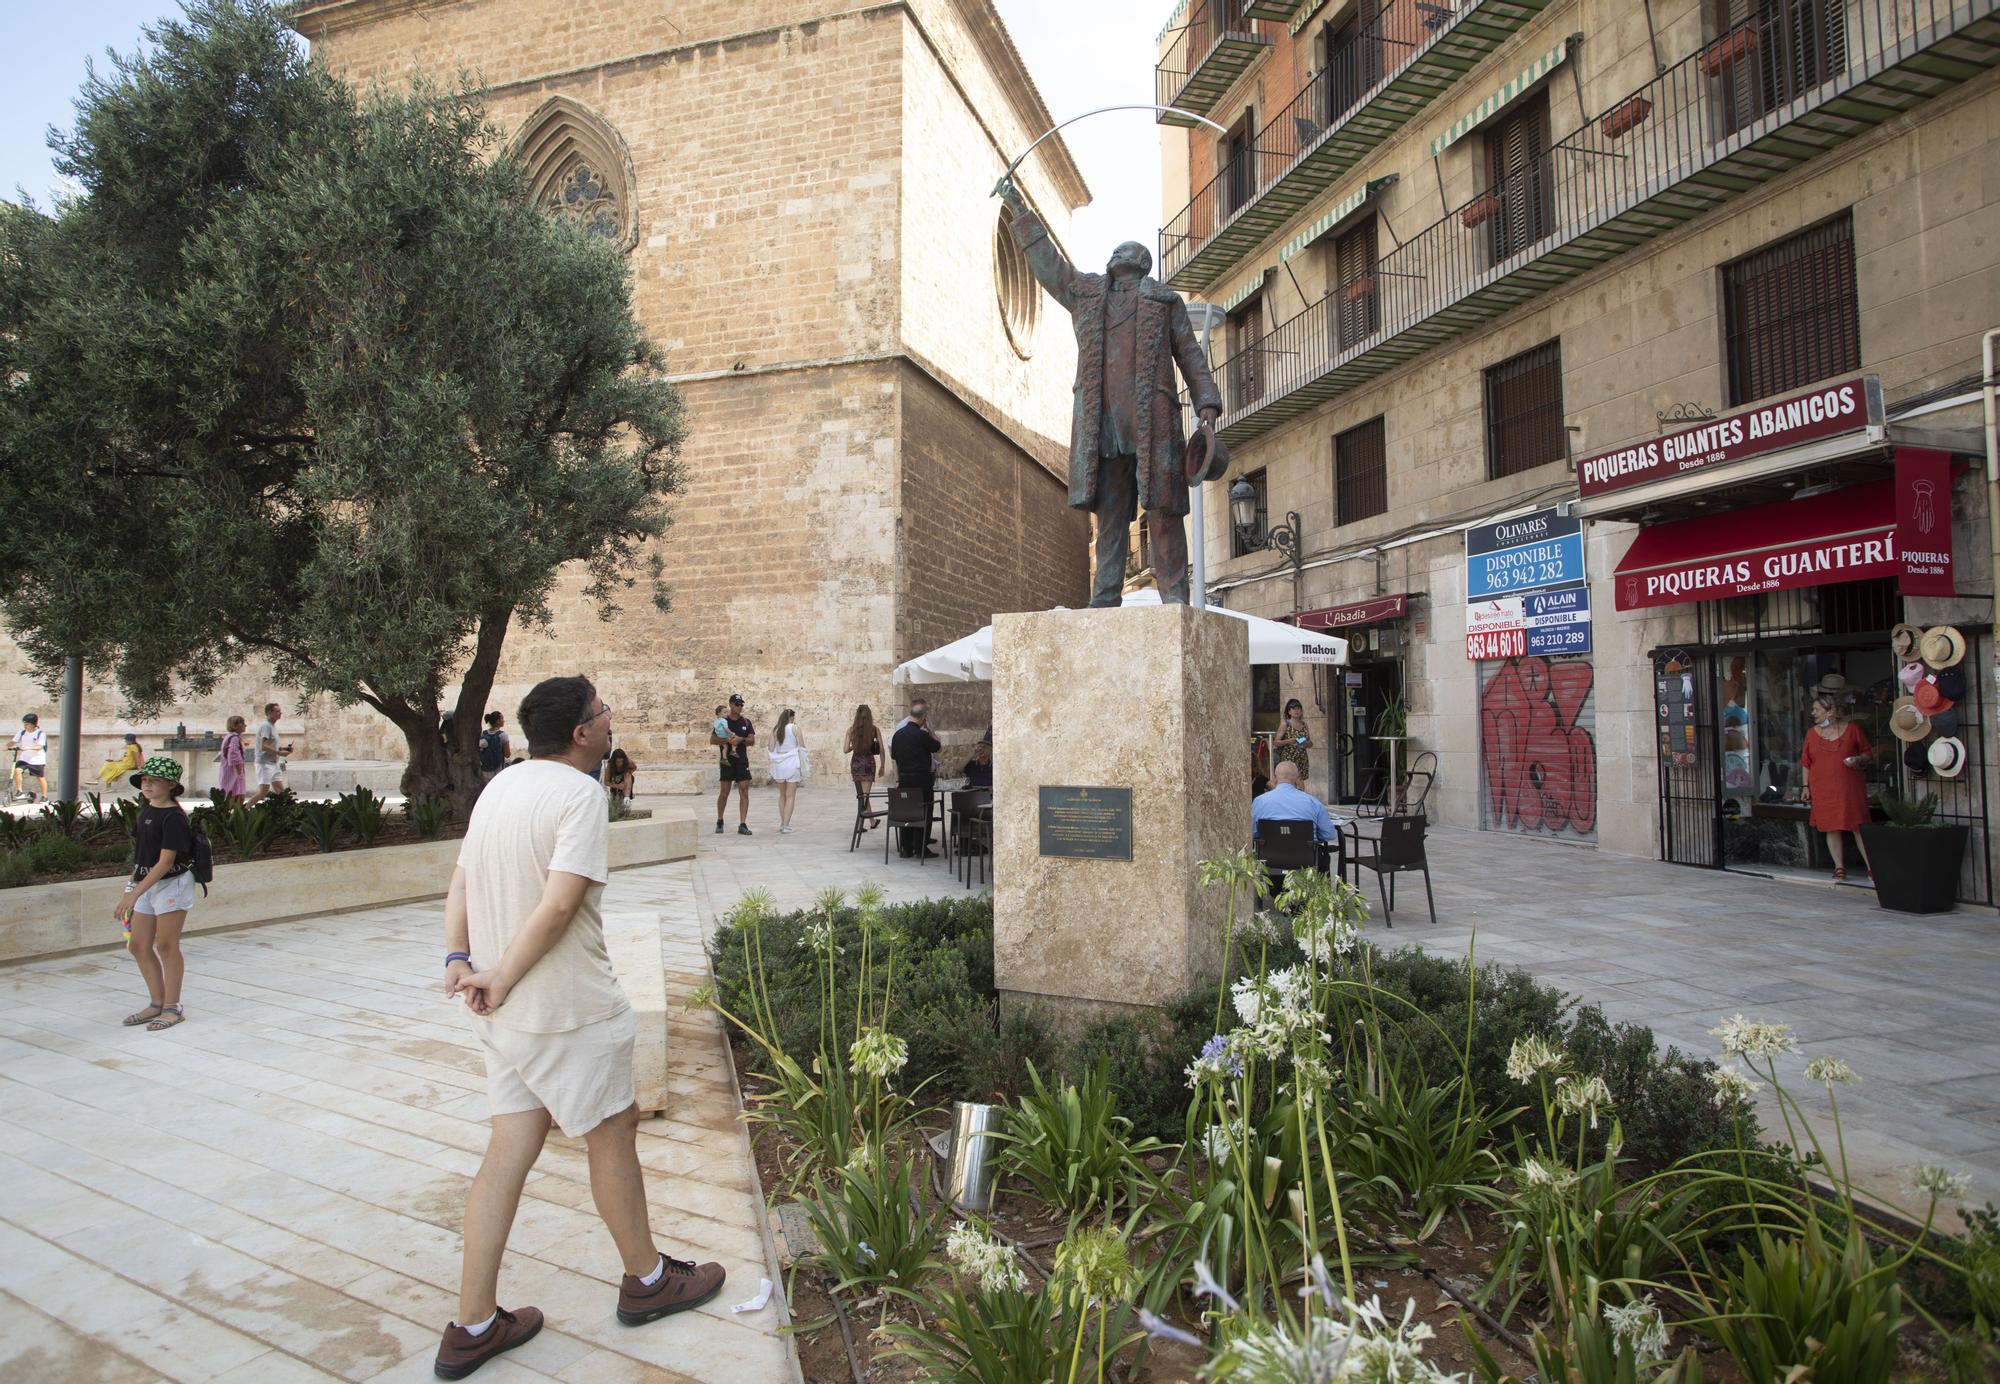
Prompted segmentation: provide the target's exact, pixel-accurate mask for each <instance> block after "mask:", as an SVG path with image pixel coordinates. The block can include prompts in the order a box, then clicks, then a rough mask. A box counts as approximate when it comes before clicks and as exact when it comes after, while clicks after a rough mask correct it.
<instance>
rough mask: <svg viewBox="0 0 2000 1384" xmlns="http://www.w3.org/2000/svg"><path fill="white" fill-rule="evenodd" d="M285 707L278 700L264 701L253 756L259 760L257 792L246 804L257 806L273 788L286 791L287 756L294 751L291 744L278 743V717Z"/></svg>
mask: <svg viewBox="0 0 2000 1384" xmlns="http://www.w3.org/2000/svg"><path fill="white" fill-rule="evenodd" d="M284 714H285V709H284V708H283V707H281V706H279V705H278V704H277V703H276V702H266V703H264V720H263V723H262V724H260V725H259V726H258V727H257V748H256V750H255V751H254V752H253V753H252V756H251V757H252V758H253V759H255V760H256V761H257V792H256V793H255V795H254V796H252V797H251V799H250V801H249V802H248V803H246V804H245V806H246V807H255V806H256V805H257V804H258V803H260V802H262V801H264V799H265V798H266V797H267V796H268V795H269V794H270V792H271V790H272V789H274V788H275V789H277V790H278V791H279V792H280V793H282V792H284V791H285V764H284V759H285V756H286V755H288V754H290V753H291V752H292V747H291V746H290V745H280V744H279V743H278V718H279V717H280V716H282V715H284Z"/></svg>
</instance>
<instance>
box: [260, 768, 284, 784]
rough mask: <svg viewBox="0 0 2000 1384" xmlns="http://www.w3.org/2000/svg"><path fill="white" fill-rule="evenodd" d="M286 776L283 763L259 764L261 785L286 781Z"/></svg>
mask: <svg viewBox="0 0 2000 1384" xmlns="http://www.w3.org/2000/svg"><path fill="white" fill-rule="evenodd" d="M284 777H285V766H284V765H282V764H259V765H258V766H257V783H258V785H259V786H262V785H263V784H267V783H281V782H283V781H284Z"/></svg>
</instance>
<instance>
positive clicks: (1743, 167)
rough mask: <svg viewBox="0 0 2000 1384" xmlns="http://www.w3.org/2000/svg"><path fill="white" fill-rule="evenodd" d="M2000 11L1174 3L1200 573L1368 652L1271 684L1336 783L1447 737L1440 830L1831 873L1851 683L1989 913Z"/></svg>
mask: <svg viewBox="0 0 2000 1384" xmlns="http://www.w3.org/2000/svg"><path fill="white" fill-rule="evenodd" d="M1996 8H2000V7H1996V4H1995V3H1994V0H1965V2H1964V3H1953V2H1952V0H1319V2H1318V3H1315V0H1296V2H1295V3H1294V2H1291V0H1187V3H1185V4H1183V5H1181V6H1180V7H1179V8H1177V9H1176V10H1175V11H1174V12H1173V14H1172V15H1171V16H1170V17H1169V19H1168V22H1167V24H1166V27H1165V28H1164V29H1163V30H1162V31H1161V33H1160V35H1159V46H1158V53H1159V66H1158V70H1157V74H1156V76H1157V89H1158V93H1159V94H1158V95H1157V97H1156V99H1157V100H1158V101H1159V102H1160V103H1162V104H1163V105H1171V106H1173V107H1176V108H1177V109H1175V110H1174V111H1170V112H1167V113H1165V114H1163V116H1162V117H1161V120H1162V123H1161V127H1160V128H1161V134H1162V147H1163V166H1164V167H1165V169H1166V173H1167V177H1166V186H1167V191H1166V196H1165V202H1166V205H1165V206H1164V208H1163V217H1162V229H1161V233H1160V246H1159V252H1160V274H1161V277H1162V278H1164V279H1165V280H1166V281H1167V282H1169V283H1170V284H1172V285H1173V286H1174V287H1175V288H1176V289H1178V290H1180V291H1181V292H1182V293H1184V294H1186V295H1188V296H1190V297H1191V298H1197V299H1201V300H1204V301H1206V302H1209V303H1211V304H1214V305H1215V306H1216V307H1217V308H1219V309H1221V310H1222V313H1223V314H1225V315H1226V320H1225V324H1224V325H1223V326H1222V327H1220V328H1219V329H1218V330H1217V332H1216V341H1215V344H1214V347H1213V354H1214V356H1215V358H1216V359H1215V363H1216V366H1217V378H1218V382H1219V383H1220V384H1221V385H1222V387H1223V390H1224V395H1225V403H1226V411H1225V415H1224V418H1223V421H1222V433H1223V436H1224V438H1225V440H1226V441H1227V442H1228V444H1229V446H1230V449H1231V453H1232V466H1231V473H1230V475H1229V476H1228V477H1226V478H1225V479H1223V480H1222V481H1220V482H1217V483H1214V484H1211V485H1210V486H1209V487H1208V488H1207V489H1208V494H1207V495H1206V496H1205V498H1204V508H1205V511H1206V513H1207V514H1208V515H1210V516H1221V515H1226V514H1229V512H1230V509H1231V499H1232V494H1233V497H1234V500H1235V502H1236V508H1237V509H1238V510H1239V511H1242V512H1243V513H1244V515H1245V517H1247V518H1248V519H1249V522H1248V523H1247V524H1244V525H1238V524H1237V523H1235V522H1233V520H1225V521H1221V522H1217V521H1215V520H1213V519H1212V520H1211V522H1210V524H1209V526H1208V531H1207V534H1206V540H1205V547H1206V559H1207V572H1208V583H1209V591H1210V594H1211V598H1212V599H1214V600H1216V601H1219V602H1221V603H1224V604H1228V605H1230V606H1232V607H1235V608H1239V609H1244V610H1248V611H1252V612H1254V613H1256V614H1259V615H1264V616H1268V617H1272V618H1279V619H1291V620H1295V621H1297V622H1298V623H1300V624H1303V625H1307V626H1311V627H1317V628H1329V629H1336V630H1338V631H1340V632H1342V633H1344V634H1346V635H1348V637H1350V638H1351V639H1352V640H1353V641H1354V646H1355V650H1356V653H1355V658H1354V662H1353V664H1352V665H1351V666H1350V667H1349V668H1347V669H1344V670H1332V671H1330V672H1329V671H1324V670H1311V669H1305V668H1286V669H1283V670H1276V671H1274V672H1272V673H1270V674H1268V675H1265V676H1261V677H1260V678H1259V679H1258V681H1257V685H1256V689H1255V691H1254V692H1253V703H1254V704H1253V707H1252V719H1253V725H1254V726H1256V727H1258V728H1265V729H1268V728H1273V727H1275V724H1276V721H1277V717H1278V713H1279V710H1280V708H1281V707H1282V705H1283V704H1284V702H1285V701H1286V700H1288V699H1289V698H1291V697H1294V696H1296V697H1298V698H1299V699H1300V700H1301V701H1302V702H1303V703H1304V704H1305V707H1306V711H1307V719H1308V723H1309V725H1310V726H1311V727H1312V728H1313V735H1314V737H1315V739H1316V741H1317V742H1318V749H1317V750H1316V752H1315V757H1314V765H1313V775H1312V777H1313V779H1314V783H1315V786H1316V787H1317V788H1318V789H1319V790H1320V791H1321V792H1323V793H1325V794H1326V795H1327V796H1329V797H1330V798H1333V799H1336V800H1352V799H1354V798H1356V797H1366V796H1372V795H1374V794H1377V793H1379V792H1380V789H1381V784H1382V782H1383V780H1384V778H1385V776H1388V775H1392V774H1393V773H1394V772H1396V771H1397V770H1398V769H1403V768H1407V767H1409V766H1410V765H1411V764H1412V763H1413V762H1416V761H1417V759H1418V757H1419V756H1424V755H1429V756H1432V757H1433V758H1432V759H1427V760H1423V761H1422V765H1423V767H1426V768H1429V767H1434V768H1435V772H1436V780H1435V787H1434V789H1433V791H1432V793H1431V796H1430V799H1429V801H1428V802H1427V804H1426V808H1427V810H1428V812H1429V813H1430V815H1431V817H1432V819H1433V820H1434V821H1440V822H1445V823H1452V824H1457V825H1464V826H1475V827H1480V828H1484V829H1488V830H1494V831H1512V832H1522V833H1528V834H1532V835H1538V836H1552V837H1556V838H1559V839H1563V840H1569V841H1578V842H1594V843H1596V844H1597V845H1599V846H1601V847H1603V848H1605V849H1610V850H1616V851H1621V852H1627V853H1632V854H1637V855H1657V856H1660V857H1662V858H1665V859H1669V860H1678V861H1683V862H1685V863H1689V864H1698V865H1709V866H1727V867H1734V868H1743V869H1750V870H1756V871H1760V872H1766V873H1772V874H1778V875H1784V874H1801V875H1817V876H1818V877H1821V878H1824V877H1826V874H1827V867H1828V864H1829V862H1828V858H1827V854H1826V846H1825V843H1824V842H1823V841H1822V840H1820V839H1819V837H1818V835H1817V834H1816V833H1814V832H1813V831H1811V830H1810V828H1809V824H1808V820H1807V818H1808V811H1807V808H1806V807H1805V805H1804V803H1803V802H1802V801H1801V798H1802V794H1801V792H1800V788H1801V782H1800V774H1799V770H1798V767H1797V766H1798V761H1799V757H1800V753H1801V749H1802V747H1803V745H1804V736H1805V735H1806V734H1807V730H1808V725H1809V719H1810V715H1811V705H1812V702H1813V699H1814V697H1815V696H1817V695H1832V696H1833V697H1834V699H1835V700H1836V702H1837V703H1838V704H1839V707H1840V712H1841V714H1842V715H1843V716H1845V717H1847V718H1850V719H1853V720H1854V721H1855V722H1856V723H1857V724H1859V725H1860V726H1861V728H1862V730H1863V733H1864V734H1865V735H1866V736H1867V737H1868V738H1869V740H1870V741H1871V742H1872V743H1873V744H1874V746H1875V752H1874V755H1873V757H1872V759H1871V762H1870V764H1869V766H1868V769H1867V775H1868V779H1869V788H1870V794H1871V798H1873V799H1875V800H1877V801H1879V800H1880V799H1881V798H1882V797H1883V796H1885V795H1887V794H1891V793H1899V792H1901V793H1909V792H1915V793H1936V794H1937V795H1938V796H1939V799H1940V815H1941V816H1943V817H1945V818H1947V819H1949V820H1952V821H1955V822H1961V823H1964V824H1966V825H1968V826H1969V827H1970V828H1971V829H1972V830H1971V837H1970V839H1971V842H1972V844H1971V847H1970V849H1969V850H1968V851H1967V854H1966V860H1965V863H1964V866H1963V869H1962V871H1961V876H1960V880H1959V885H1958V894H1959V897H1960V898H1961V899H1965V900H1972V901H1984V902H1990V901H1991V900H1992V897H1993V895H1992V888H1993V879H1992V847H1991V844H1990V839H1989V836H1988V833H1987V831H1986V826H1987V821H1988V811H1989V804H1990V802H1991V801H1992V799H1993V796H1994V791H1995V785H1994V781H1993V780H1994V770H1993V763H1992V760H1993V748H1994V747H1993V736H1992V732H1991V726H1992V722H1993V719H1994V708H1993V705H1992V702H1993V690H1992V686H1991V684H1990V683H1989V674H1988V670H1990V669H1991V668H1992V666H1993V664H1992V640H1991V636H1992V623H1993V601H1992V596H1993V555H1992V550H1993V543H1992V540H1991V538H1990V536H1989V535H1990V530H1989V525H1988V512H1987V484H1986V472H1985V466H1986V461H1985V457H1984V444H1983V439H1982V436H1981V429H1980V404H1979V391H1978V379H1979V374H1980V341H1981V335H1982V333H1983V332H1984V331H1986V330H1987V329H1989V328H1992V327H1994V326H1996V325H2000V244H1997V243H1996V235H1995V228H1996V226H2000V214H1996V212H2000V208H1996V205H1995V204H1996V202H2000V87H1997V86H1996V81H1997V80H2000V79H1996V77H1995V67H1996V65H2000V15H1996ZM1197 117H1199V119H1197ZM1206 122H1213V123H1212V125H1211V124H1210V123H1206ZM1273 533H1276V534H1277V535H1278V536H1279V538H1281V539H1289V540H1291V541H1290V542H1289V543H1288V544H1286V545H1283V546H1282V547H1281V546H1280V545H1278V544H1275V543H1273V542H1272V539H1271V535H1272V534H1273ZM1903 625H1914V626H1916V627H1917V628H1918V629H1919V630H1920V631H1921V630H1924V629H1937V630H1943V629H1946V628H1949V629H1950V630H1953V631H1955V632H1956V634H1955V636H1953V637H1954V638H1956V639H1958V640H1960V641H1962V644H1963V651H1962V653H1959V655H1958V657H1957V658H1956V660H1955V661H1954V662H1948V663H1947V664H1946V667H1945V669H1944V670H1939V669H1936V668H1932V667H1930V666H1929V665H1925V664H1923V663H1922V661H1921V659H1920V658H1917V657H1907V656H1904V655H1901V654H1899V653H1898V652H1896V650H1895V648H1894V647H1892V640H1893V639H1894V637H1895V636H1897V634H1898V627H1899V626H1903ZM1905 637H1907V636H1905ZM1939 641H1940V648H1941V649H1943V648H1946V646H1949V645H1951V642H1952V640H1951V638H1947V637H1946V636H1944V635H1943V634H1940V635H1939ZM1945 657H1948V655H1945V654H1941V659H1943V658H1945ZM1913 666H1914V671H1911V670H1912V667H1913ZM1918 683H1921V684H1923V686H1922V687H1921V688H1920V687H1918V686H1917V684H1918ZM1913 693H1914V694H1915V696H1914V697H1913V696H1912V694H1913ZM1947 694H1955V695H1947ZM1906 698H1909V699H1911V700H1913V701H1916V702H1920V703H1922V706H1923V707H1927V708H1928V709H1929V710H1930V711H1932V712H1935V716H1931V715H1929V714H1926V715H1925V716H1924V718H1923V720H1922V723H1921V724H1917V723H1916V721H1915V720H1914V719H1913V717H1912V713H1911V712H1909V711H1907V710H1902V711H1901V712H1900V715H1901V720H1900V721H1898V720H1897V719H1896V718H1897V717H1898V715H1899V708H1900V707H1901V706H1902V705H1903V699H1906ZM1899 730H1900V732H1901V735H1899V734H1898V731H1899ZM1918 730H1921V731H1922V732H1923V733H1922V734H1921V735H1915V736H1913V735H1912V732H1913V731H1918ZM1398 731H1404V732H1406V734H1407V738H1406V739H1398V738H1396V734H1395V733H1396V732H1398ZM1856 874H1857V876H1858V875H1859V871H1858V870H1857V871H1856Z"/></svg>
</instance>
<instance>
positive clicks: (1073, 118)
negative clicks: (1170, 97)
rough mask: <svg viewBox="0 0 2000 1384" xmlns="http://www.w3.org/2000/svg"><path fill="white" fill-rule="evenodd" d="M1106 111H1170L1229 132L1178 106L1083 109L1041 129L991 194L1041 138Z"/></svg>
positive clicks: (1219, 131)
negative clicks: (1059, 123) (1083, 110)
mask: <svg viewBox="0 0 2000 1384" xmlns="http://www.w3.org/2000/svg"><path fill="white" fill-rule="evenodd" d="M1106 111H1172V112H1174V113H1175V114H1176V115H1185V116H1186V117H1188V119H1190V120H1199V121H1200V122H1201V123H1202V124H1204V125H1206V126H1208V127H1209V128H1210V129H1211V130H1214V131H1215V132H1216V133H1217V134H1219V135H1227V134H1228V133H1229V130H1228V127H1226V126H1223V125H1218V124H1216V123H1215V122H1214V121H1213V120H1210V119H1209V118H1208V117H1207V116H1205V115H1196V114H1195V113H1194V112H1193V111H1184V110H1182V109H1181V108H1180V107H1179V106H1147V105H1134V106H1099V107H1098V108H1097V109H1096V110H1094V111H1085V112H1084V113H1083V114H1082V115H1072V116H1071V117H1070V118H1069V119H1067V120H1065V121H1063V122H1062V124H1061V125H1051V126H1050V127H1049V128H1048V129H1046V130H1044V131H1042V132H1041V133H1040V134H1039V135H1037V136H1035V143H1034V144H1030V145H1029V146H1028V147H1027V148H1025V149H1023V150H1022V151H1021V152H1020V154H1019V155H1018V156H1017V157H1016V158H1015V159H1014V161H1013V162H1012V163H1010V164H1008V165H1007V171H1006V172H1005V173H1002V174H1001V175H1000V182H997V183H995V184H993V195H994V196H995V197H998V196H999V195H1000V187H1001V184H1002V183H1005V182H1006V181H1007V180H1008V179H1009V178H1011V177H1013V176H1014V170H1015V169H1017V168H1019V167H1020V166H1021V161H1022V160H1023V159H1025V158H1027V157H1028V155H1030V154H1032V153H1034V152H1035V148H1036V146H1037V145H1039V144H1040V143H1041V142H1042V141H1043V140H1045V139H1047V138H1048V137H1049V136H1050V135H1052V134H1054V133H1055V132H1056V131H1057V130H1060V129H1063V128H1064V127H1065V126H1069V125H1074V124H1076V122H1077V121H1079V120H1088V119H1089V118H1090V117H1091V116H1093V115H1103V114H1104V113H1105V112H1106Z"/></svg>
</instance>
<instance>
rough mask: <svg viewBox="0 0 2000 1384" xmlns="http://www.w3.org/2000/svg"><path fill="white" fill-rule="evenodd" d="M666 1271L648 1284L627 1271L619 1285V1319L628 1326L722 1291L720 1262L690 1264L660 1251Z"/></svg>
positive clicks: (682, 1309) (666, 1314)
mask: <svg viewBox="0 0 2000 1384" xmlns="http://www.w3.org/2000/svg"><path fill="white" fill-rule="evenodd" d="M660 1257H661V1258H662V1259H664V1260H666V1265H667V1271H666V1272H665V1273H663V1274H661V1275H660V1278H659V1281H658V1282H656V1283H655V1284H653V1286H652V1287H650V1288H648V1287H647V1286H646V1285H645V1284H643V1283H641V1282H640V1281H639V1280H638V1278H637V1276H635V1275H633V1274H629V1273H628V1274H626V1275H625V1278H624V1281H623V1282H621V1283H620V1284H619V1285H618V1320H619V1321H621V1322H624V1323H625V1325H627V1326H644V1325H645V1324H646V1323H647V1322H650V1321H657V1320H659V1319H660V1318H661V1317H671V1316H672V1315H673V1314H674V1313H676V1312H686V1311H689V1310H691V1309H692V1308H696V1307H699V1306H701V1305H702V1304H703V1303H704V1302H707V1301H708V1300H709V1299H710V1298H712V1297H714V1296H715V1295H716V1294H717V1293H719V1292H721V1291H722V1280H723V1278H724V1277H725V1275H724V1273H723V1269H722V1265H720V1264H690V1263H689V1262H688V1261H687V1260H685V1259H675V1258H673V1257H671V1256H669V1255H661V1256H660Z"/></svg>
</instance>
